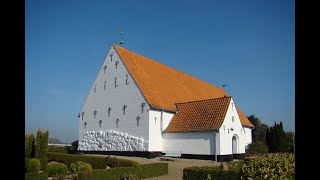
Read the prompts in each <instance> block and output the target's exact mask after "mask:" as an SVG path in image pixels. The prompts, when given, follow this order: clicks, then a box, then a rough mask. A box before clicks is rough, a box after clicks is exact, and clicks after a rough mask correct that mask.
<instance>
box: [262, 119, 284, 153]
mask: <svg viewBox="0 0 320 180" xmlns="http://www.w3.org/2000/svg"><path fill="white" fill-rule="evenodd" d="M266 139H267V144H268V147H269V151H270V152H286V151H287V144H286V133H285V132H284V130H283V125H282V122H280V124H277V123H276V122H275V123H274V125H273V126H272V127H270V128H269V129H268V131H267V134H266Z"/></svg>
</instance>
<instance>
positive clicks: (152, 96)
mask: <svg viewBox="0 0 320 180" xmlns="http://www.w3.org/2000/svg"><path fill="white" fill-rule="evenodd" d="M114 48H115V49H116V51H117V52H118V54H119V55H120V57H121V59H122V60H123V62H124V63H125V65H126V67H127V68H128V70H129V71H130V73H131V75H132V76H133V78H134V80H135V81H136V83H137V85H138V86H139V88H140V89H141V91H142V93H143V95H144V96H145V97H146V99H147V101H148V103H149V104H150V105H151V106H152V107H154V108H159V109H166V110H171V111H176V106H175V103H182V102H189V101H196V100H203V99H213V98H219V97H223V96H225V95H227V93H226V92H225V91H224V90H223V89H222V88H219V87H217V86H214V85H211V84H209V83H207V82H204V81H202V80H199V79H197V78H195V77H192V76H190V75H188V74H185V73H183V72H181V71H178V70H176V69H173V68H171V67H168V66H166V65H163V64H160V63H158V62H157V61H154V60H151V59H149V58H147V57H144V56H141V55H139V54H137V53H134V52H132V51H129V50H127V49H124V48H123V47H120V46H117V45H114Z"/></svg>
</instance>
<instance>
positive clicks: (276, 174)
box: [241, 153, 295, 179]
mask: <svg viewBox="0 0 320 180" xmlns="http://www.w3.org/2000/svg"><path fill="white" fill-rule="evenodd" d="M244 162H245V164H244V165H243V167H242V171H241V176H242V178H243V179H295V155H294V154H292V153H269V154H265V155H263V156H260V157H258V158H255V159H245V160H244Z"/></svg>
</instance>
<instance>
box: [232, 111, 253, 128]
mask: <svg viewBox="0 0 320 180" xmlns="http://www.w3.org/2000/svg"><path fill="white" fill-rule="evenodd" d="M236 109H237V112H238V115H239V118H240V121H241V124H242V125H243V126H247V127H251V128H253V127H254V125H253V124H252V123H251V122H250V121H249V119H248V118H247V116H245V115H244V114H243V113H242V112H241V111H240V109H239V107H238V106H236Z"/></svg>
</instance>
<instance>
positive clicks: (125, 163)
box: [105, 157, 139, 167]
mask: <svg viewBox="0 0 320 180" xmlns="http://www.w3.org/2000/svg"><path fill="white" fill-rule="evenodd" d="M105 160H106V164H107V165H108V166H109V167H137V166H139V163H137V162H136V161H131V160H127V159H118V158H116V157H106V158H105Z"/></svg>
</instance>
